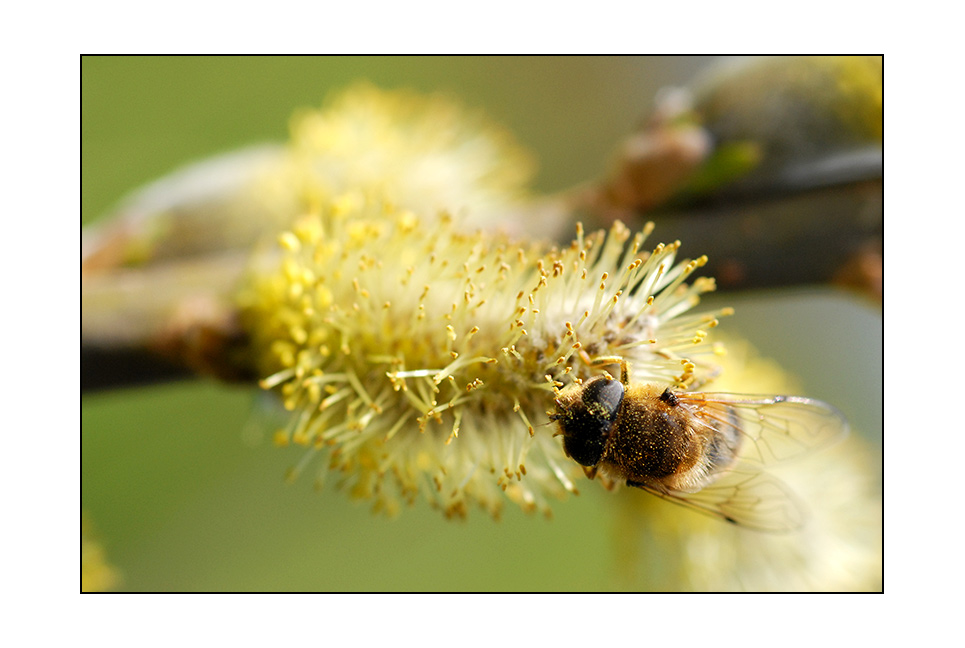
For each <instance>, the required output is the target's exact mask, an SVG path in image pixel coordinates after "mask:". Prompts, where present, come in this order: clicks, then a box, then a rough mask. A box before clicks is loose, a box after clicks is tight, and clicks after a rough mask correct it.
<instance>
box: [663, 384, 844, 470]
mask: <svg viewBox="0 0 965 648" xmlns="http://www.w3.org/2000/svg"><path fill="white" fill-rule="evenodd" d="M676 396H677V399H678V401H679V402H680V404H681V405H682V406H684V407H687V408H689V409H690V410H691V413H692V414H693V416H694V417H695V418H696V419H697V420H698V421H701V422H703V423H705V424H706V425H709V426H710V427H712V428H714V429H715V430H718V431H724V430H732V431H735V433H734V435H733V436H734V437H740V438H741V439H742V442H741V449H740V458H741V460H742V461H744V462H747V463H751V464H758V465H767V464H773V463H778V462H782V461H787V460H789V459H793V458H795V457H798V456H800V455H803V454H805V453H807V452H810V451H811V450H815V449H817V448H821V447H824V446H827V445H831V444H832V443H834V442H836V441H838V440H840V439H842V438H844V437H845V436H846V435H847V433H848V423H847V421H846V420H845V418H844V416H843V415H842V414H841V412H839V411H838V410H837V409H836V408H834V407H833V406H831V405H828V404H827V403H824V402H822V401H819V400H813V399H810V398H801V397H799V396H746V395H740V394H725V393H687V392H681V393H678V394H676Z"/></svg>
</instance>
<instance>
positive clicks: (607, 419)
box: [559, 376, 623, 466]
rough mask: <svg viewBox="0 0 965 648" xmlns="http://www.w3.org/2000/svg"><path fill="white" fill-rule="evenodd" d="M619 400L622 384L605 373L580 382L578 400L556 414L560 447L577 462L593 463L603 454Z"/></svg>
mask: <svg viewBox="0 0 965 648" xmlns="http://www.w3.org/2000/svg"><path fill="white" fill-rule="evenodd" d="M622 402H623V385H622V384H621V383H620V381H618V380H612V379H610V378H606V377H605V376H600V377H599V378H594V379H592V380H590V381H588V382H587V383H586V384H585V385H584V386H583V391H582V394H581V397H580V401H577V402H576V403H574V404H573V406H572V407H571V408H569V409H568V410H567V412H566V413H565V415H562V416H560V417H559V418H560V419H561V420H562V425H561V427H562V430H563V448H564V449H565V450H566V453H567V454H568V455H569V456H570V457H572V458H573V460H574V461H576V462H577V463H578V464H581V465H583V466H595V465H596V464H598V463H599V462H600V459H601V458H602V457H603V451H604V449H605V447H606V441H607V438H608V437H609V435H610V430H611V429H612V428H613V425H614V423H615V422H616V420H617V414H618V413H619V411H620V404H621V403H622Z"/></svg>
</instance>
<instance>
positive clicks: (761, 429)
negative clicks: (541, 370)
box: [550, 358, 848, 532]
mask: <svg viewBox="0 0 965 648" xmlns="http://www.w3.org/2000/svg"><path fill="white" fill-rule="evenodd" d="M594 364H595V365H605V364H619V365H620V379H619V380H616V379H615V378H612V377H611V376H610V375H609V374H606V375H600V376H595V377H593V378H591V379H589V380H586V381H582V382H579V381H578V382H575V383H573V384H571V385H569V386H567V387H566V388H564V389H563V390H562V391H561V392H559V394H558V396H557V398H556V411H555V412H553V413H550V419H551V420H553V421H555V422H556V423H557V425H558V426H559V432H558V435H559V436H562V437H563V449H564V451H565V452H566V454H567V455H568V456H569V457H570V458H572V459H573V460H574V461H576V462H577V463H579V464H580V465H582V466H583V467H584V468H583V469H584V471H585V472H586V475H587V477H589V478H590V479H593V478H595V477H596V476H597V475H600V477H601V478H602V479H603V481H604V483H605V484H608V485H612V484H614V483H625V484H627V485H628V486H634V487H636V488H640V489H643V490H645V491H647V492H649V493H652V494H654V495H657V496H658V497H661V498H663V499H665V500H668V501H671V502H674V503H677V504H681V505H683V506H686V507H688V508H691V509H694V510H696V511H699V512H702V513H705V514H709V515H712V516H715V517H717V518H719V519H721V520H724V521H726V522H730V523H733V524H736V525H739V526H742V527H746V528H750V529H755V530H759V531H772V532H788V531H793V530H796V529H798V528H800V527H802V526H803V525H804V524H805V522H806V520H807V513H806V509H805V507H804V505H803V503H802V502H800V501H799V500H798V498H797V497H796V496H795V495H794V493H793V492H792V491H791V490H790V489H789V488H788V487H787V486H786V485H785V484H784V483H782V482H781V481H780V480H778V479H777V478H775V477H773V476H771V475H769V474H768V473H767V472H765V470H764V468H765V467H766V466H768V465H771V464H775V463H779V462H781V461H785V460H788V459H793V458H795V457H798V456H800V455H803V454H805V453H808V452H810V451H812V450H815V449H817V448H820V447H823V446H826V445H829V444H831V443H833V442H835V441H837V440H839V439H841V438H843V437H844V436H845V435H846V434H847V430H848V425H847V422H846V421H845V419H844V417H843V416H842V414H841V413H840V412H839V411H838V410H837V409H835V408H834V407H832V406H831V405H828V404H827V403H824V402H821V401H818V400H813V399H810V398H802V397H797V396H745V395H739V394H729V393H709V392H707V393H704V392H686V391H675V390H673V389H671V388H669V387H666V386H664V385H659V384H650V383H644V384H631V383H630V376H629V368H628V367H627V362H626V361H625V360H623V359H621V358H603V359H598V360H597V361H595V362H594Z"/></svg>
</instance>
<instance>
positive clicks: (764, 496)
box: [628, 469, 807, 533]
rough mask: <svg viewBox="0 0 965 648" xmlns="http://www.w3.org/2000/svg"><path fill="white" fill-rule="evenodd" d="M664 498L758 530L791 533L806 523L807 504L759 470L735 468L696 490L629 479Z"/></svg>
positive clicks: (639, 486)
mask: <svg viewBox="0 0 965 648" xmlns="http://www.w3.org/2000/svg"><path fill="white" fill-rule="evenodd" d="M628 484H629V485H631V486H636V487H637V488H641V489H643V490H645V491H647V492H649V493H652V494H654V495H656V496H657V497H660V498H662V499H665V500H667V501H670V502H673V503H675V504H680V505H682V506H685V507H687V508H689V509H692V510H694V511H697V512H699V513H704V514H706V515H711V516H713V517H716V518H719V519H721V520H723V521H725V522H730V523H732V524H736V525H738V526H741V527H745V528H748V529H754V530H756V531H769V532H773V533H788V532H791V531H795V530H797V529H800V528H801V527H802V526H804V523H805V522H806V521H807V510H806V508H805V506H804V504H803V503H802V502H801V501H800V500H799V499H798V498H797V497H795V495H794V493H793V492H792V491H791V490H790V489H789V488H788V487H787V486H786V485H785V484H784V483H783V482H781V481H780V480H779V479H776V478H775V477H772V476H770V475H768V474H767V473H764V472H761V471H759V470H753V469H752V470H741V469H736V470H732V471H729V472H728V473H726V474H724V475H722V476H721V477H720V478H719V479H718V480H717V481H715V482H714V483H713V484H711V485H710V486H707V487H706V488H703V489H701V490H699V491H697V492H695V493H680V492H676V491H668V490H666V489H664V488H662V487H660V486H659V485H648V484H640V483H634V482H628Z"/></svg>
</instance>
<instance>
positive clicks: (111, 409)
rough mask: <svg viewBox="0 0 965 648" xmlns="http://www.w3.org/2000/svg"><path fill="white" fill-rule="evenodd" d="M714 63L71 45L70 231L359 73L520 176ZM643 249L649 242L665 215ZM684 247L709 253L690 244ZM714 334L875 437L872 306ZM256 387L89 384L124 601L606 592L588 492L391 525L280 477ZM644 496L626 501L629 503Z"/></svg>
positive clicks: (91, 471)
mask: <svg viewBox="0 0 965 648" xmlns="http://www.w3.org/2000/svg"><path fill="white" fill-rule="evenodd" d="M714 62H715V60H714V58H713V57H588V58H582V57H566V58H557V57H534V58H514V57H495V58H490V57H428V58H421V57H420V58H411V57H389V58H382V57H296V58H271V57H267V58H261V57H254V58H249V57H244V58H240V57H204V58H196V57H138V58H125V57H84V58H83V59H82V64H81V80H82V121H81V127H82V187H83V190H82V223H83V224H89V223H91V222H94V221H95V220H96V219H97V218H98V217H100V216H102V215H104V214H105V213H106V212H108V211H109V209H110V208H111V207H112V206H113V205H114V204H115V203H117V202H118V201H119V200H120V199H121V198H122V197H123V196H124V195H125V194H126V193H128V192H130V191H132V190H134V189H136V188H137V187H139V186H141V185H143V184H145V183H147V182H149V181H151V180H154V179H157V178H158V177H160V176H162V175H164V174H165V173H168V172H170V171H172V170H174V169H176V168H177V167H178V166H180V165H183V164H185V163H188V162H192V161H195V160H198V159H201V158H205V157H208V156H211V155H214V154H217V153H222V152H226V151H230V150H233V149H237V148H239V147H243V146H245V145H250V144H257V143H261V142H266V141H269V142H280V141H284V140H285V139H286V137H287V127H288V121H289V118H290V116H291V115H292V113H293V111H294V110H295V109H297V108H300V107H317V106H319V105H320V104H321V102H322V101H323V99H324V98H325V97H326V96H328V95H329V94H330V93H331V92H333V91H336V90H339V89H341V88H344V87H345V86H347V85H349V84H351V83H353V82H355V81H358V80H363V79H364V80H368V81H371V82H372V83H374V84H375V85H377V86H380V87H383V88H389V89H391V88H402V87H405V88H412V89H415V90H418V91H422V92H436V91H442V92H445V93H447V94H449V95H451V96H453V97H454V98H456V99H458V100H460V101H461V102H462V103H464V104H465V105H466V106H468V107H470V108H480V109H483V110H484V111H485V112H486V113H487V114H488V115H489V116H490V117H491V118H492V119H494V120H496V121H498V122H500V123H502V124H503V125H504V126H506V127H507V128H508V129H509V130H511V131H512V132H513V133H515V135H516V137H517V138H518V140H519V141H520V142H521V143H522V144H523V145H524V146H526V147H528V148H529V149H530V150H531V151H532V152H533V153H534V154H535V156H536V158H537V159H538V161H539V164H540V168H539V172H538V175H537V177H536V181H535V185H534V188H535V189H536V190H538V191H543V192H554V191H559V190H563V189H566V188H568V187H571V186H573V185H576V184H578V183H581V182H584V181H586V180H589V179H592V178H595V177H598V176H600V175H602V174H603V173H604V171H605V170H606V169H607V168H608V166H609V165H610V163H611V160H612V156H613V154H614V151H615V148H616V146H617V144H618V143H619V142H620V141H621V140H622V139H623V138H625V137H626V136H627V135H628V134H629V133H630V132H631V131H632V130H633V129H635V128H636V127H638V126H639V124H640V123H641V121H642V120H643V119H644V118H645V117H646V116H647V114H648V113H649V112H650V111H651V110H652V108H653V105H654V98H655V96H656V94H657V91H658V90H659V89H661V88H663V87H665V86H669V85H682V84H686V83H688V82H690V81H691V80H692V79H693V78H694V77H695V76H696V75H698V74H699V73H700V72H701V71H702V70H704V69H705V68H706V67H707V66H708V65H710V64H712V63H714ZM650 240H651V242H654V243H655V242H656V241H657V240H662V237H661V230H660V227H659V226H658V227H657V229H656V230H655V232H654V234H653V235H652V237H651V239H650ZM684 246H685V247H684V251H685V253H686V254H687V255H693V256H696V255H699V254H702V253H706V254H708V255H710V256H713V254H714V250H713V249H700V250H694V249H689V248H688V247H687V241H686V240H685V241H684ZM720 305H731V306H734V307H735V309H736V314H735V315H734V316H733V317H730V318H727V319H726V320H724V321H723V322H722V325H721V331H722V332H723V333H726V334H728V335H734V336H740V337H744V338H746V339H748V340H749V341H750V342H751V343H752V344H753V345H754V346H755V347H756V348H757V350H758V351H759V352H760V353H761V354H762V355H764V356H766V357H770V358H773V359H775V360H776V361H778V362H779V363H780V364H781V365H782V366H783V367H784V369H786V370H787V371H789V372H790V373H792V374H794V375H795V376H796V377H797V378H798V379H799V384H800V385H801V386H802V393H803V395H807V396H811V397H815V398H820V399H822V400H826V401H829V402H831V403H833V404H835V405H836V406H837V407H839V408H840V409H841V410H842V411H843V412H844V413H845V414H846V416H847V417H848V418H849V420H850V421H851V424H852V426H853V428H854V430H855V433H857V434H860V435H863V436H866V437H868V438H869V439H872V440H874V441H875V442H876V443H879V444H880V438H881V430H882V318H881V311H880V306H879V305H877V304H873V303H871V302H869V301H867V300H864V299H862V298H859V297H857V296H855V295H853V294H851V293H847V292H844V291H841V290H836V289H832V288H827V287H821V288H818V287H814V288H795V289H783V290H772V291H750V292H747V291H745V292H740V293H732V294H727V293H725V292H719V293H717V294H714V295H711V296H710V297H709V298H707V299H706V306H707V307H708V308H709V307H715V306H720ZM256 391H257V390H255V389H253V388H252V389H248V388H240V387H231V386H224V385H220V384H217V383H215V382H212V381H206V380H202V379H197V380H191V381H183V382H178V383H174V384H167V385H159V386H152V387H144V388H136V389H119V390H114V391H111V392H100V393H94V394H85V395H84V397H83V399H82V426H83V429H82V435H81V452H82V455H81V457H82V483H81V508H82V510H83V511H84V513H85V514H86V516H87V517H88V518H89V520H90V521H91V523H92V524H93V527H94V529H95V530H96V536H97V538H98V539H99V540H100V542H101V544H102V547H103V549H104V551H105V552H106V558H107V560H108V562H109V563H110V564H112V565H113V566H114V567H116V568H117V569H118V570H119V572H120V573H121V574H122V578H123V581H122V583H121V589H125V590H135V591H156V590H164V591H170V590H177V591H196V590H210V591H224V590H245V591H250V590H292V591H296V590H311V591H332V590H336V591H343V590H344V591H354V590H363V591H372V590H375V591H424V590H444V591H448V590H460V591H463V590H499V591H514V590H526V591H543V590H567V591H577V590H578V591H582V590H612V589H617V588H619V587H621V584H620V583H621V581H620V579H619V575H620V571H621V567H620V565H619V561H618V560H617V559H616V557H615V555H614V554H613V547H612V538H611V537H610V531H611V527H612V525H611V520H610V519H609V517H608V505H607V493H606V492H604V491H603V490H602V489H601V488H598V487H596V486H597V485H595V484H591V483H589V482H586V483H583V484H580V490H581V495H580V496H579V497H575V498H571V499H570V500H568V501H565V502H560V503H559V504H557V505H556V506H555V507H554V517H553V519H552V520H547V519H544V518H542V517H536V516H528V515H525V514H523V513H522V512H521V511H519V510H518V509H516V508H515V507H513V506H511V505H510V506H507V507H506V509H505V513H504V516H503V519H502V520H500V521H498V522H494V521H493V520H491V519H490V518H489V517H488V516H486V515H485V514H482V513H481V512H477V511H471V513H470V516H469V519H468V520H467V521H464V522H460V521H446V520H445V519H444V518H443V517H442V516H441V515H440V514H439V513H437V512H436V511H433V510H430V509H429V508H428V506H426V505H425V504H424V503H422V502H421V501H420V502H419V503H417V504H416V505H415V506H414V507H413V508H410V509H406V510H404V511H403V513H402V515H401V516H400V517H399V518H397V519H386V518H384V517H380V516H374V515H372V514H371V512H370V511H369V507H368V505H367V504H366V503H364V502H362V503H358V502H353V501H351V500H350V499H349V498H348V497H347V495H346V494H344V493H340V492H336V491H335V490H334V489H329V490H326V491H323V492H321V493H318V492H315V491H314V490H313V489H312V484H311V480H310V479H303V480H299V481H297V482H295V483H294V484H286V483H285V481H284V474H285V470H286V468H288V467H290V466H291V465H293V464H294V463H295V462H297V461H298V459H299V458H300V457H301V450H300V449H297V448H286V449H278V448H275V447H274V446H273V445H272V444H271V443H270V433H271V428H270V427H269V424H268V423H267V422H266V421H265V415H264V413H263V410H262V408H261V407H260V406H259V404H258V403H257V402H256V401H257V396H258V395H257V393H256ZM642 496H644V494H642V493H641V497H642Z"/></svg>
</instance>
